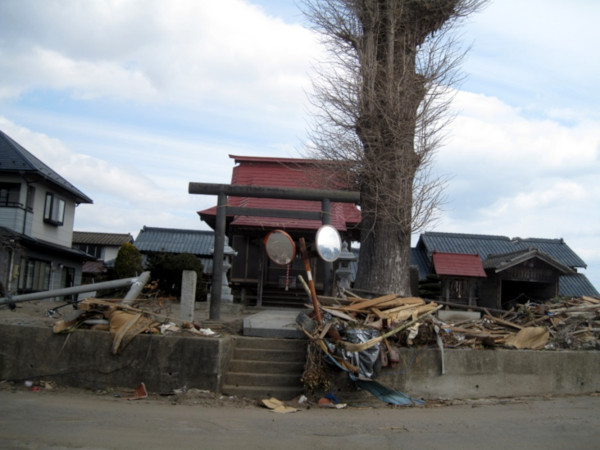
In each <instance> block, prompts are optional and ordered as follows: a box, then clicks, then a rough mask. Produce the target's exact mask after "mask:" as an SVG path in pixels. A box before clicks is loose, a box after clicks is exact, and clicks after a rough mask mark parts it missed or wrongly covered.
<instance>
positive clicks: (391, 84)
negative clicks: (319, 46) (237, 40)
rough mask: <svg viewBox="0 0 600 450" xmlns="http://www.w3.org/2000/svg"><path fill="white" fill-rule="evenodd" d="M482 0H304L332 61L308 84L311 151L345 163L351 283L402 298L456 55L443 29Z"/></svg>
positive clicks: (426, 204) (430, 186)
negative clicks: (351, 221) (350, 194)
mask: <svg viewBox="0 0 600 450" xmlns="http://www.w3.org/2000/svg"><path fill="white" fill-rule="evenodd" d="M484 2H485V0H305V2H304V4H305V14H306V15H307V17H308V18H309V19H310V21H311V23H312V24H313V26H314V28H315V29H316V30H318V31H319V32H320V33H321V35H322V36H323V37H324V42H325V43H326V45H327V46H328V49H329V54H330V55H331V56H332V60H331V61H328V64H327V66H326V68H325V69H323V70H321V71H320V76H319V77H318V78H317V79H316V81H315V82H314V83H313V84H314V87H315V94H314V96H313V97H312V99H313V101H314V104H315V105H316V106H317V108H318V111H319V112H318V114H317V116H318V117H317V118H316V120H315V121H314V122H315V123H316V125H315V126H314V128H313V130H312V133H311V141H312V154H313V155H314V156H316V157H319V158H324V159H328V160H335V161H339V162H340V163H341V164H342V165H341V166H340V167H344V168H345V170H348V167H349V165H351V166H352V171H351V174H352V175H353V176H354V182H355V183H356V187H357V189H358V190H360V192H361V211H362V223H361V246H360V257H359V266H358V273H357V277H356V283H355V284H356V286H357V287H359V288H363V289H366V290H370V291H373V292H395V293H399V294H402V295H409V294H410V277H409V267H410V240H411V234H412V233H414V232H417V231H419V230H420V229H422V227H423V226H424V225H425V224H426V223H428V222H429V221H430V220H431V219H432V217H433V215H434V214H435V212H436V210H437V208H438V205H439V203H440V200H441V198H442V197H441V196H442V192H443V185H444V183H443V180H442V179H440V178H437V177H432V176H431V169H432V166H431V163H432V155H433V153H434V151H435V150H436V149H437V148H438V147H439V145H440V143H441V140H442V138H443V134H442V131H443V129H444V125H445V124H446V123H447V121H448V119H449V116H448V106H449V103H450V101H451V95H449V93H451V92H452V91H451V87H452V86H454V85H455V84H456V82H457V81H458V78H457V74H458V72H457V67H458V64H459V62H460V61H461V58H462V56H463V55H464V51H461V50H459V47H458V45H457V42H456V41H455V38H454V37H453V33H450V31H451V30H453V29H455V27H456V25H457V24H458V23H459V22H460V21H461V20H462V19H464V18H465V17H466V16H467V15H469V14H470V13H473V12H474V11H476V10H477V9H479V8H480V7H481V6H482V5H483V3H484Z"/></svg>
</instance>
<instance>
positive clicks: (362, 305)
mask: <svg viewBox="0 0 600 450" xmlns="http://www.w3.org/2000/svg"><path fill="white" fill-rule="evenodd" d="M396 297H398V296H397V295H396V294H388V295H384V296H382V297H377V298H372V299H370V300H365V301H362V302H358V303H354V304H352V305H349V306H346V307H344V308H343V309H344V310H345V311H361V310H363V309H368V308H371V307H372V306H377V305H379V304H380V303H383V302H387V301H389V300H393V299H395V298H396Z"/></svg>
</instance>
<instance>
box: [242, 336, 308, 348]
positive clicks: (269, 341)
mask: <svg viewBox="0 0 600 450" xmlns="http://www.w3.org/2000/svg"><path fill="white" fill-rule="evenodd" d="M307 345H308V341H307V340H306V339H276V338H261V337H243V336H239V337H236V338H235V346H236V348H240V349H242V348H243V349H266V350H286V351H287V350H296V351H306V346H307Z"/></svg>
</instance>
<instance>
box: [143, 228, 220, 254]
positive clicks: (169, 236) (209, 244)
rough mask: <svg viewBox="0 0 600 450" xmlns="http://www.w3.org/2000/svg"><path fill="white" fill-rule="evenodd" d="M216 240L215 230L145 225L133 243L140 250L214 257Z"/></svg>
mask: <svg viewBox="0 0 600 450" xmlns="http://www.w3.org/2000/svg"><path fill="white" fill-rule="evenodd" d="M214 242H215V234H214V232H213V231H201V230H181V229H175V228H156V227H146V226H144V228H142V229H141V230H140V233H139V234H138V236H137V238H135V241H134V243H133V245H135V246H136V247H137V249H138V250H139V251H140V252H165V253H190V254H192V255H198V256H209V257H211V258H212V250H213V247H214Z"/></svg>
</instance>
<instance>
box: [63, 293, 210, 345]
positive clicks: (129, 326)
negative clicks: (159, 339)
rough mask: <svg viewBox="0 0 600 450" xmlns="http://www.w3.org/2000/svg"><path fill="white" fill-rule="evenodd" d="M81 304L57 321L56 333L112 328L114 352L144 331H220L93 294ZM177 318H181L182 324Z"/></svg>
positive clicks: (198, 332)
mask: <svg viewBox="0 0 600 450" xmlns="http://www.w3.org/2000/svg"><path fill="white" fill-rule="evenodd" d="M78 308H79V309H77V310H75V311H73V313H72V314H71V315H70V316H69V317H68V318H65V319H61V320H58V321H56V322H55V323H54V326H53V331H54V333H65V332H70V331H73V330H75V329H78V328H82V327H86V328H90V329H95V330H105V331H110V334H111V335H112V337H113V345H112V353H113V354H117V353H118V352H119V351H120V350H121V349H123V348H124V347H125V346H126V345H127V344H128V343H129V342H131V340H132V339H133V338H134V337H135V336H137V335H138V334H141V333H152V334H163V335H164V334H170V333H177V332H188V333H191V334H194V335H197V336H215V335H216V333H215V332H214V331H213V330H211V329H210V328H201V327H200V326H199V325H197V324H194V323H191V322H186V321H175V319H173V318H171V317H168V316H165V315H162V314H160V313H158V312H153V311H149V310H144V309H140V308H136V307H133V306H129V305H125V304H122V303H117V302H116V301H109V300H101V299H97V298H89V299H86V300H83V301H81V302H79V304H78ZM176 322H179V324H178V323H176Z"/></svg>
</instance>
